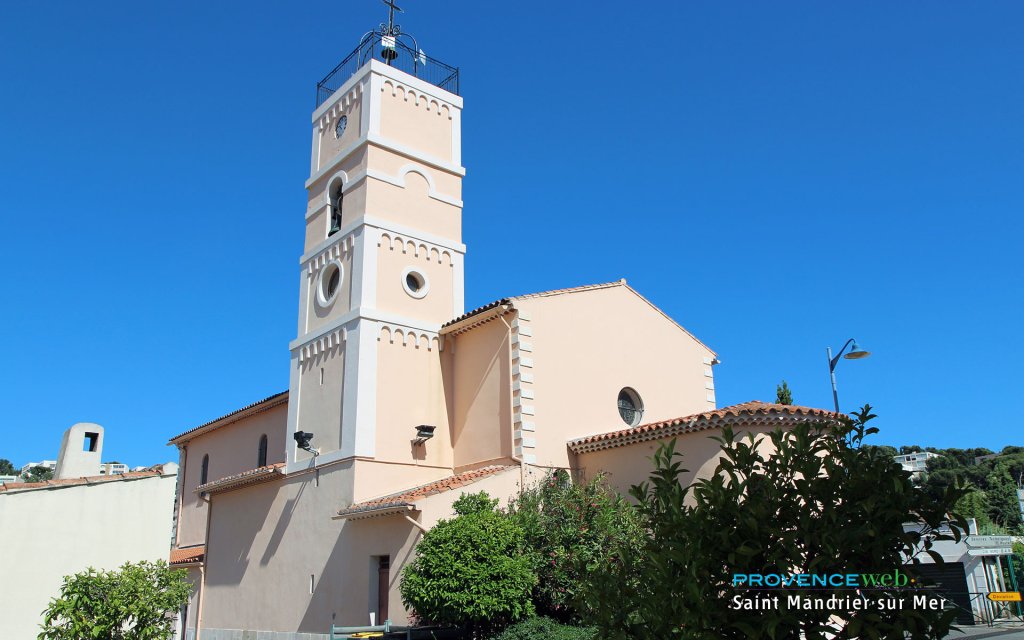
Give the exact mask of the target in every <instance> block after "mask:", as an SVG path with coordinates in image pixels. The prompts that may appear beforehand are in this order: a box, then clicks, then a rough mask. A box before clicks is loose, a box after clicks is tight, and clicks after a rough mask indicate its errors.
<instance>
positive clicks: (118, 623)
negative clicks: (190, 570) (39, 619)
mask: <svg viewBox="0 0 1024 640" xmlns="http://www.w3.org/2000/svg"><path fill="white" fill-rule="evenodd" d="M191 591H192V585H191V584H190V583H189V582H188V579H187V578H186V573H185V571H182V570H172V569H169V568H168V567H167V564H166V563H165V562H163V561H160V562H139V563H137V564H132V563H126V564H125V565H124V566H122V567H121V568H120V569H119V570H116V571H97V570H95V569H88V570H87V571H83V572H82V573H78V574H75V575H73V576H65V578H64V583H63V585H62V586H61V590H60V596H58V597H57V598H54V599H53V600H51V601H50V605H49V606H48V607H47V608H46V610H45V611H43V625H42V627H43V630H42V633H40V634H39V637H38V640H169V638H171V637H172V636H173V635H174V621H175V614H176V613H177V612H178V610H180V609H181V607H182V606H184V605H185V603H186V602H188V597H189V594H190V593H191Z"/></svg>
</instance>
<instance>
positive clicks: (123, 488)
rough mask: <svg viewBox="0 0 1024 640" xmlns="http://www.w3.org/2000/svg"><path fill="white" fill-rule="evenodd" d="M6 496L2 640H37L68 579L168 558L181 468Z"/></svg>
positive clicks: (0, 493) (13, 488)
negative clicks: (48, 610)
mask: <svg viewBox="0 0 1024 640" xmlns="http://www.w3.org/2000/svg"><path fill="white" fill-rule="evenodd" d="M155 469H157V470H154V471H151V472H133V473H127V474H124V475H123V476H94V477H90V478H77V479H64V480H57V481H51V482H49V483H40V484H14V485H7V486H6V487H5V488H4V490H0V539H2V540H3V547H2V551H0V567H2V571H0V573H2V575H3V576H4V580H5V582H6V583H7V585H8V588H7V589H5V591H4V597H3V598H0V638H10V639H11V640H23V639H25V640H27V639H30V638H35V637H36V636H37V635H38V633H39V625H40V623H41V622H42V612H43V610H44V609H45V608H46V606H47V605H48V604H49V602H50V599H51V598H54V597H56V596H57V595H59V592H60V587H61V582H62V579H63V577H64V576H66V575H71V574H75V573H78V572H80V571H84V570H85V569H87V568H89V567H93V568H95V569H106V570H110V569H116V568H118V567H120V566H121V565H123V564H124V563H126V562H139V561H142V560H149V561H154V562H155V561H157V560H166V559H167V541H168V540H169V539H170V537H171V518H172V514H173V513H174V511H173V508H172V506H173V504H174V492H175V483H176V474H177V470H178V469H177V465H176V464H173V463H171V464H166V465H162V466H161V467H157V468H155Z"/></svg>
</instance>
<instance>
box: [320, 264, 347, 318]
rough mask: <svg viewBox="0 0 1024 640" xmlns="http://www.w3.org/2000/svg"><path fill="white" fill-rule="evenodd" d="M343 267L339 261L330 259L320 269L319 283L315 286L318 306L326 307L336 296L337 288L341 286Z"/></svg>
mask: <svg viewBox="0 0 1024 640" xmlns="http://www.w3.org/2000/svg"><path fill="white" fill-rule="evenodd" d="M342 275H343V267H342V266H341V263H340V262H337V261H331V262H328V263H327V266H326V267H324V268H323V269H321V270H320V283H319V285H318V286H317V291H316V297H317V302H319V303H320V306H322V307H326V306H327V305H329V304H331V303H332V302H334V299H335V298H336V297H338V289H340V288H341V276H342Z"/></svg>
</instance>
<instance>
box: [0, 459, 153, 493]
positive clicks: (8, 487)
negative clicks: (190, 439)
mask: <svg viewBox="0 0 1024 640" xmlns="http://www.w3.org/2000/svg"><path fill="white" fill-rule="evenodd" d="M162 475H163V465H156V466H154V467H152V468H150V469H146V470H145V471H129V472H127V473H115V474H112V475H109V476H87V477H84V478H65V479H63V480H44V481H43V482H12V483H10V484H8V483H3V484H0V493H17V492H21V491H31V490H33V489H61V488H63V487H73V486H79V485H93V484H104V483H107V482H119V481H124V480H139V479H141V478H153V477H159V476H162Z"/></svg>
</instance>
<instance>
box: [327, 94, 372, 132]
mask: <svg viewBox="0 0 1024 640" xmlns="http://www.w3.org/2000/svg"><path fill="white" fill-rule="evenodd" d="M362 95H363V83H361V82H358V83H356V85H355V86H354V87H352V89H351V90H350V91H349V92H348V93H346V94H345V95H344V96H342V97H341V98H340V99H338V100H336V101H335V102H334V104H333V105H332V106H331V108H330V109H328V110H327V111H326V112H324V114H323V115H322V116H320V120H319V121H318V122H317V126H318V127H319V131H320V133H321V134H322V133H323V132H324V131H330V129H331V124H332V123H333V122H334V121H335V120H337V119H338V118H339V117H340V116H343V115H346V116H347V115H349V111H351V110H352V105H353V104H355V103H356V102H358V101H359V100H360V98H362Z"/></svg>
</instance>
